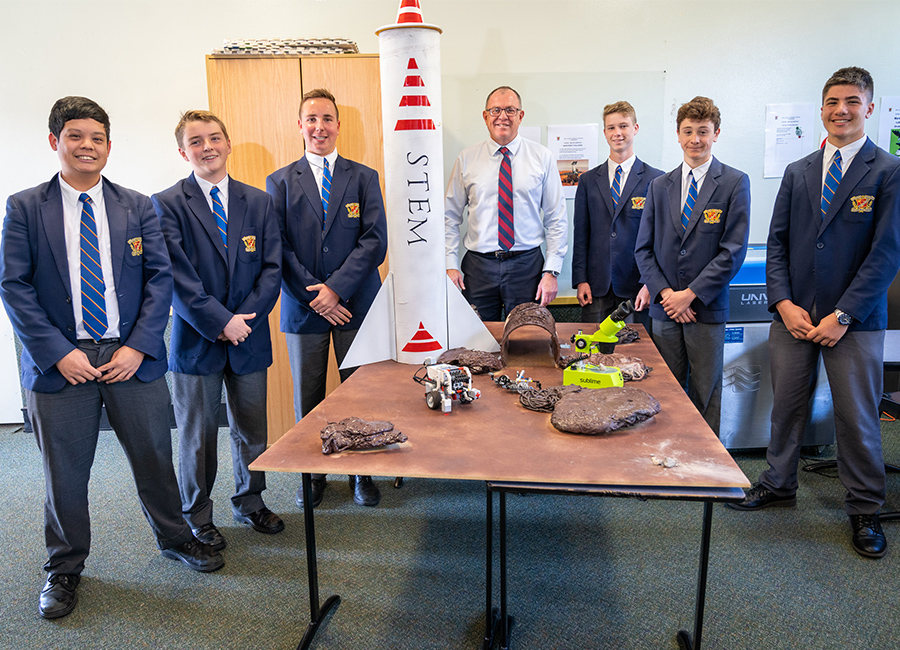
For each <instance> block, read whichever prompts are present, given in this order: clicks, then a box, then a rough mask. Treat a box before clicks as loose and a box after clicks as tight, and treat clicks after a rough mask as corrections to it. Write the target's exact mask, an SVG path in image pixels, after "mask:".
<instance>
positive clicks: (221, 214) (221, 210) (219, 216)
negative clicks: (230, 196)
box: [209, 185, 228, 248]
mask: <svg viewBox="0 0 900 650" xmlns="http://www.w3.org/2000/svg"><path fill="white" fill-rule="evenodd" d="M209 195H210V196H211V197H212V204H213V214H214V215H216V226H217V227H218V228H219V234H220V235H221V236H222V243H223V244H225V248H228V217H226V216H225V206H224V205H222V199H221V198H219V188H218V187H216V186H215V185H213V188H212V189H211V190H210V191H209Z"/></svg>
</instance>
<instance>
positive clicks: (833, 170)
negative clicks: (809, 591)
mask: <svg viewBox="0 0 900 650" xmlns="http://www.w3.org/2000/svg"><path fill="white" fill-rule="evenodd" d="M842 176H843V173H842V172H841V150H840V149H838V150H837V151H835V152H834V160H832V161H831V166H830V167H829V168H828V173H827V174H825V185H823V186H822V218H823V219H824V218H825V213H826V212H828V208H829V206H830V205H831V199H833V198H834V193H835V192H837V188H838V185H840V184H841V178H842Z"/></svg>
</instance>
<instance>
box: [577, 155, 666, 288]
mask: <svg viewBox="0 0 900 650" xmlns="http://www.w3.org/2000/svg"><path fill="white" fill-rule="evenodd" d="M662 174H663V172H662V171H661V170H659V169H656V168H655V167H651V166H650V165H645V164H644V163H643V162H641V161H640V159H635V161H634V165H633V166H632V167H631V172H629V174H628V179H627V180H626V181H625V187H623V188H622V193H621V197H620V200H619V207H618V208H614V207H613V200H612V192H611V191H610V188H609V160H608V159H607V161H606V162H604V163H603V164H602V165H599V166H598V167H595V168H594V169H592V170H590V171H589V172H585V173H584V174H583V175H582V176H581V178H580V179H579V180H578V189H577V190H576V191H575V237H574V243H573V246H572V288H573V289H577V288H578V285H579V284H580V283H582V282H587V283H588V284H590V285H591V294H592V295H593V296H594V297H595V298H599V297H601V296H605V295H606V294H607V293H608V292H609V290H610V288H612V290H613V293H614V294H615V295H617V296H622V297H632V298H634V297H635V296H636V295H637V293H638V291H640V289H641V274H640V271H639V270H638V267H637V262H636V261H635V259H634V244H635V241H636V240H637V235H638V229H639V228H640V225H641V215H643V214H644V203H645V200H646V197H647V187H648V186H649V185H650V181H652V180H653V179H654V178H656V177H657V176H662Z"/></svg>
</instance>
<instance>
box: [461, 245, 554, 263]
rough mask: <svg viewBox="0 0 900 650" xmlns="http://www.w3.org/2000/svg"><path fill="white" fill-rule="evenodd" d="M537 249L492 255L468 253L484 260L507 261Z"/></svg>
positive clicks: (501, 252) (495, 252)
mask: <svg viewBox="0 0 900 650" xmlns="http://www.w3.org/2000/svg"><path fill="white" fill-rule="evenodd" d="M538 249H539V247H535V248H529V249H528V250H524V251H494V252H492V253H479V252H478V251H469V252H470V253H472V254H473V255H477V256H478V257H486V258H492V257H493V258H496V259H498V260H508V259H510V258H512V257H516V256H518V255H524V254H525V253H531V252H533V251H536V250H538Z"/></svg>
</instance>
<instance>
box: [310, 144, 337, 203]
mask: <svg viewBox="0 0 900 650" xmlns="http://www.w3.org/2000/svg"><path fill="white" fill-rule="evenodd" d="M337 157H338V152H337V149H333V150H332V152H331V153H330V154H328V155H327V156H320V155H318V154H315V153H313V152H311V151H307V152H306V162H308V163H309V166H310V168H311V169H312V172H313V176H315V177H316V185H318V186H319V198H322V177H323V176H324V175H325V160H327V161H328V166H329V167H330V168H331V178H332V180H333V179H334V161H335V160H337Z"/></svg>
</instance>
